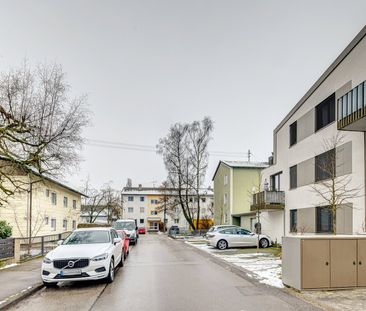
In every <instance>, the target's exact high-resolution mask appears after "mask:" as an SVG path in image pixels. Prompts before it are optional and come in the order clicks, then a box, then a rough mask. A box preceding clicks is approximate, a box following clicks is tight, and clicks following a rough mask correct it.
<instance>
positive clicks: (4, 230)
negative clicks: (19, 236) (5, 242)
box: [0, 220, 12, 239]
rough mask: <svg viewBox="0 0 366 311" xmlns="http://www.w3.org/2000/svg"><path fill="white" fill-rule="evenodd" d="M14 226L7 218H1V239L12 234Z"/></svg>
mask: <svg viewBox="0 0 366 311" xmlns="http://www.w3.org/2000/svg"><path fill="white" fill-rule="evenodd" d="M11 233H12V228H11V227H10V225H9V224H8V223H7V222H6V221H5V220H0V239H6V238H8V237H10V236H11Z"/></svg>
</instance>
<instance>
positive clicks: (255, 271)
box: [186, 242, 284, 288]
mask: <svg viewBox="0 0 366 311" xmlns="http://www.w3.org/2000/svg"><path fill="white" fill-rule="evenodd" d="M186 243H187V244H189V245H192V246H193V247H196V248H198V249H200V250H202V251H205V252H207V253H210V254H211V255H213V256H215V257H217V258H221V259H223V260H225V261H227V262H229V263H232V264H234V265H236V266H239V267H242V268H244V269H245V270H247V271H250V272H251V273H247V275H248V276H249V277H250V278H255V279H257V280H258V281H259V282H260V283H263V284H267V285H270V286H273V287H278V288H283V287H284V285H283V283H282V279H281V274H282V269H281V263H282V262H281V259H280V258H279V257H276V256H274V255H273V254H270V253H247V254H237V250H236V249H227V250H224V251H218V250H217V249H216V248H214V247H212V246H209V245H207V244H196V243H189V242H186Z"/></svg>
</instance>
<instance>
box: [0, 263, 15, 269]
mask: <svg viewBox="0 0 366 311" xmlns="http://www.w3.org/2000/svg"><path fill="white" fill-rule="evenodd" d="M17 265H18V264H17V263H12V264H10V265H6V266H4V267H1V268H0V270H3V269H8V268H11V267H15V266H17Z"/></svg>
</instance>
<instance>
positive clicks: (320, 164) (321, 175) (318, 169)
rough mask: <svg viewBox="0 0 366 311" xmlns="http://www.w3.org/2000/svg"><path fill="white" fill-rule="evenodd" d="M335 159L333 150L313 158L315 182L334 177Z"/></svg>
mask: <svg viewBox="0 0 366 311" xmlns="http://www.w3.org/2000/svg"><path fill="white" fill-rule="evenodd" d="M335 157H336V154H335V149H331V150H329V151H327V152H324V153H322V154H319V155H317V156H316V157H315V181H321V180H325V179H329V178H332V177H333V178H334V177H335V173H336V163H335V162H336V158H335Z"/></svg>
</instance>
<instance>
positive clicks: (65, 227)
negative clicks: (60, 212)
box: [62, 219, 67, 229]
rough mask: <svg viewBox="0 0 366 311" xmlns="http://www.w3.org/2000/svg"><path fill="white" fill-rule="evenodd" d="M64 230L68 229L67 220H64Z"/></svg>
mask: <svg viewBox="0 0 366 311" xmlns="http://www.w3.org/2000/svg"><path fill="white" fill-rule="evenodd" d="M62 228H64V229H67V220H66V219H64V220H63V221H62Z"/></svg>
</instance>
